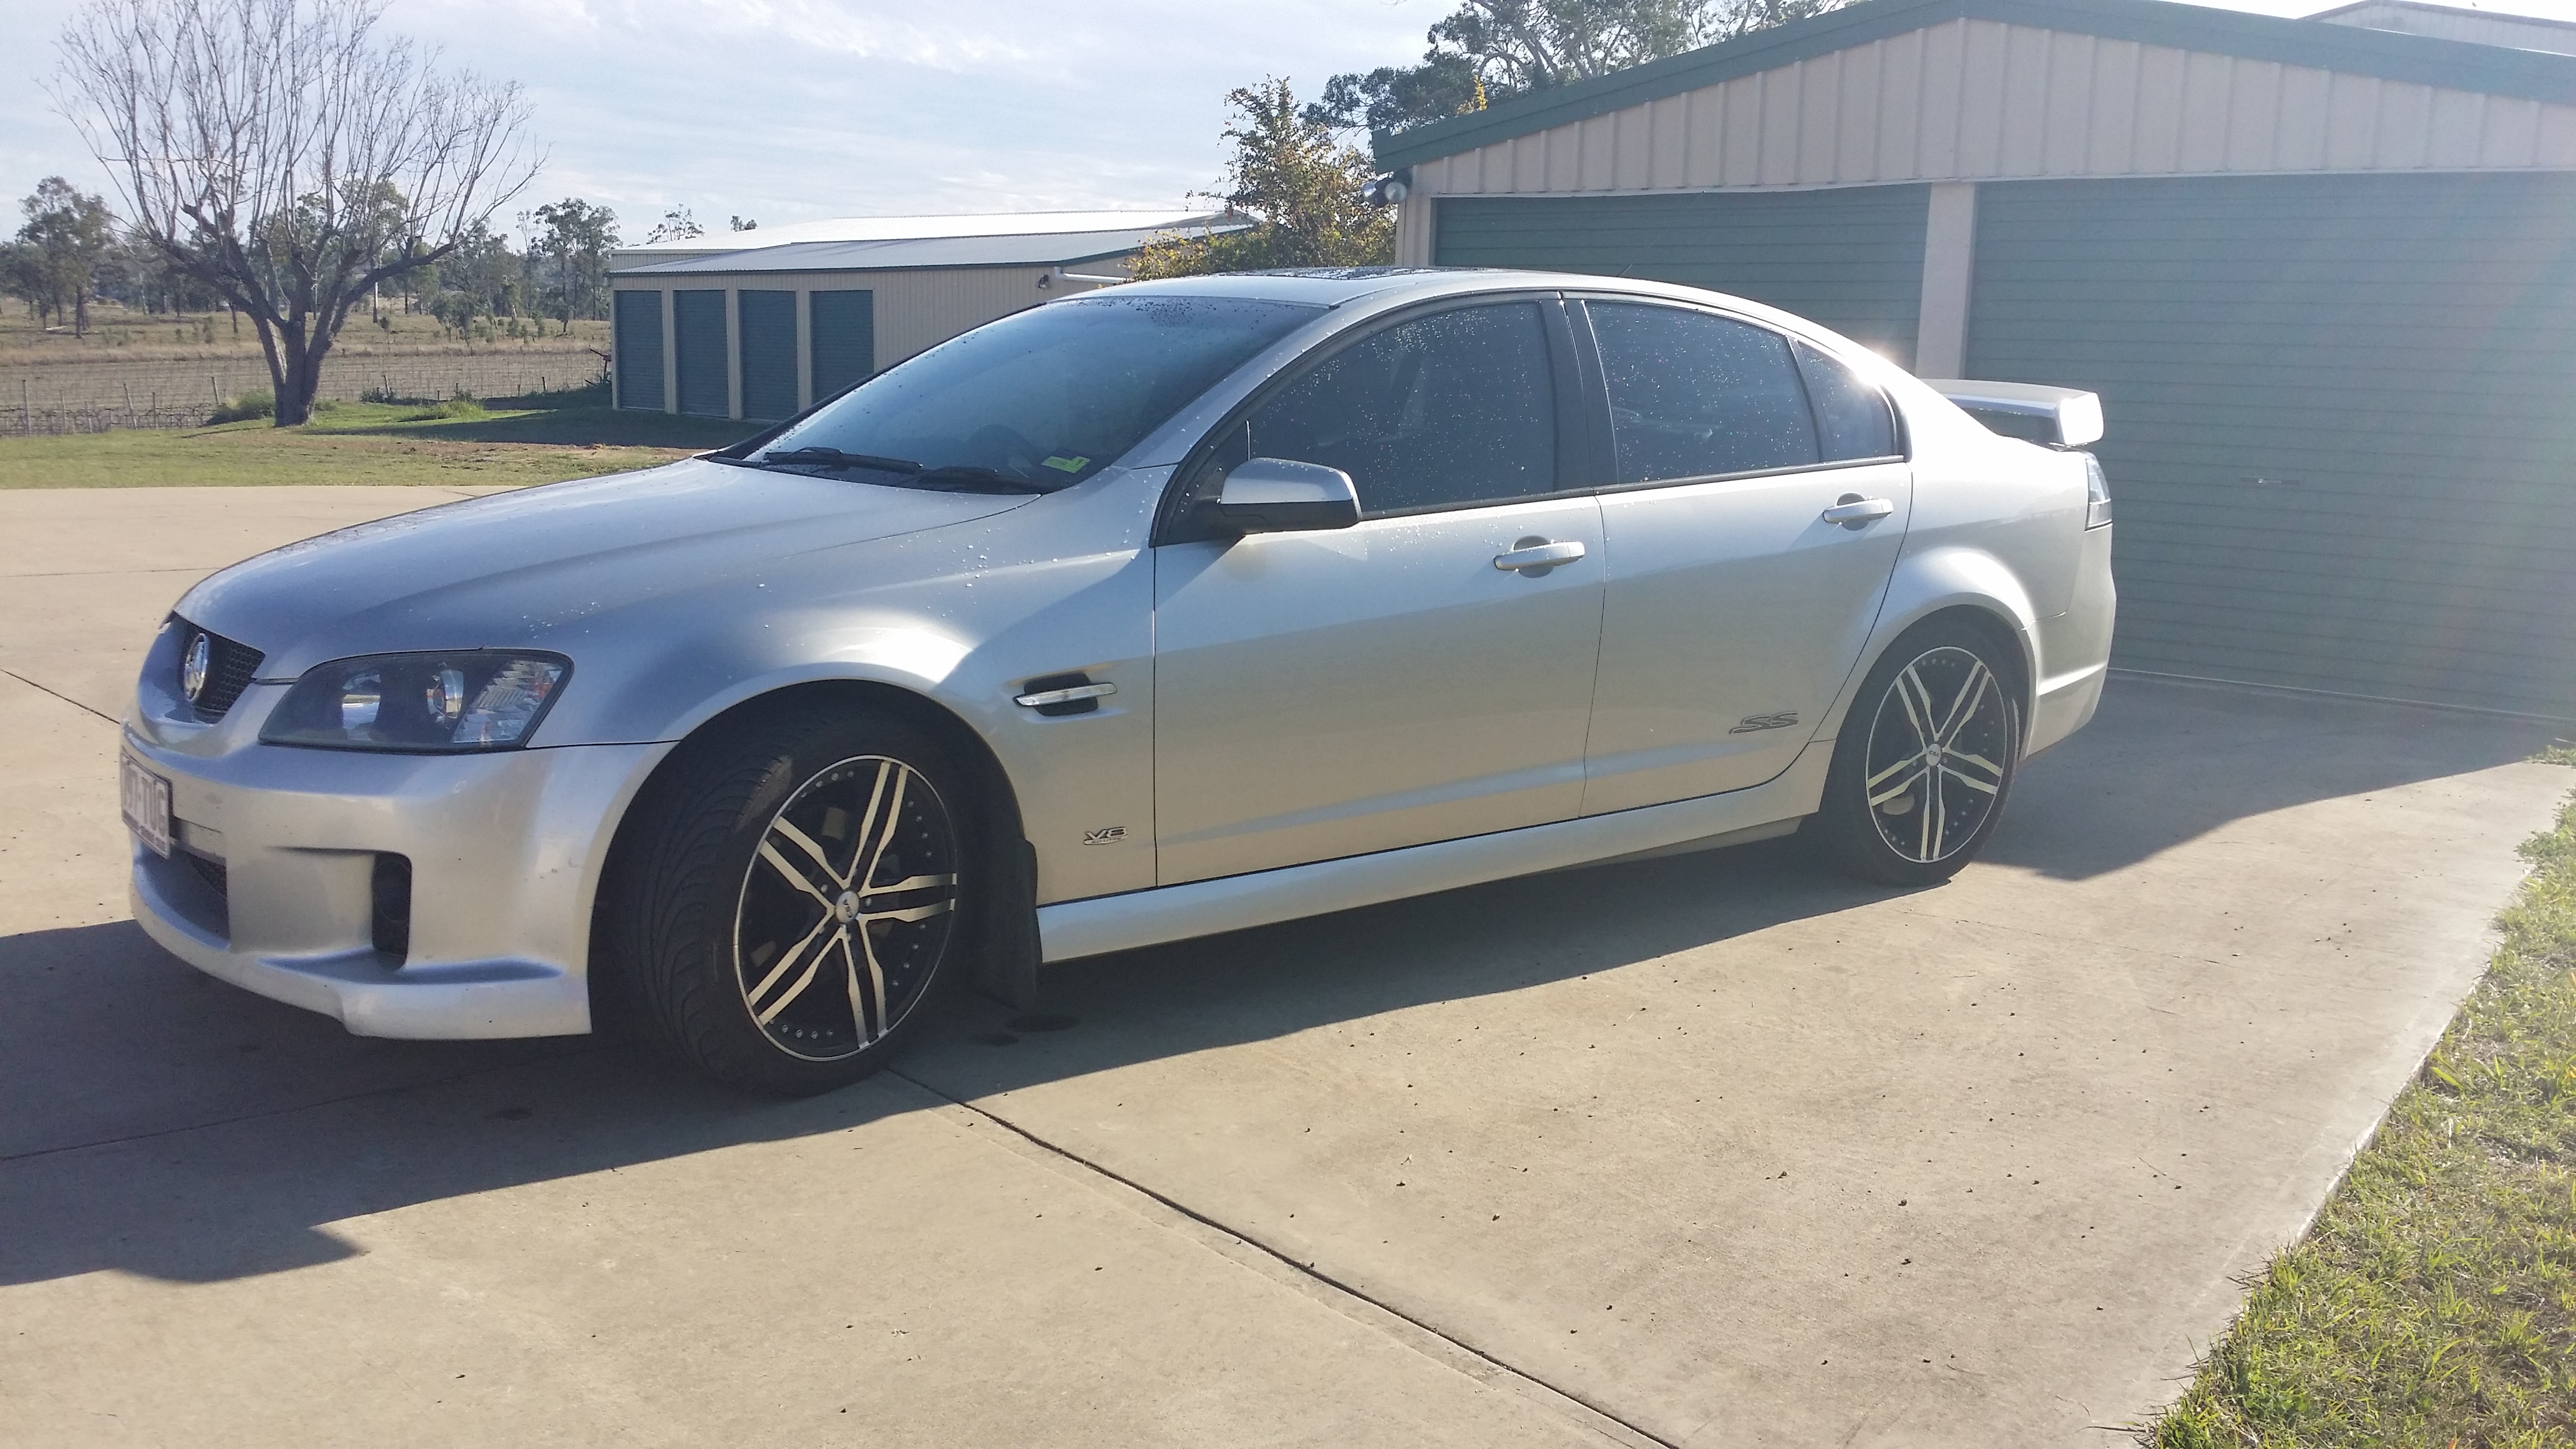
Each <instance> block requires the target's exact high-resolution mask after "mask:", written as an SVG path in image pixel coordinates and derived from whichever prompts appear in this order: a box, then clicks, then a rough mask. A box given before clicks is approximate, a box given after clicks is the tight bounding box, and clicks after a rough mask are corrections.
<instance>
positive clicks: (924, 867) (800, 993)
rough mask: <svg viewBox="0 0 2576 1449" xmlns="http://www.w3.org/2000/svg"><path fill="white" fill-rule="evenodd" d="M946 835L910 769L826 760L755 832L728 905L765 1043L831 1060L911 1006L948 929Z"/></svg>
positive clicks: (925, 785) (944, 819)
mask: <svg viewBox="0 0 2576 1449" xmlns="http://www.w3.org/2000/svg"><path fill="white" fill-rule="evenodd" d="M956 908H957V832H956V829H955V826H954V825H953V823H952V822H951V821H950V819H949V816H948V806H947V804H946V802H944V801H942V800H941V799H940V798H939V792H938V791H937V790H935V789H933V788H932V787H931V784H930V781H929V780H928V779H927V778H925V777H924V776H923V775H922V774H921V772H920V771H918V770H915V769H913V768H912V767H911V766H909V765H907V764H905V763H903V762H902V761H901V760H896V759H889V758H887V757H885V756H882V755H861V756H857V757H854V758H851V759H847V760H843V761H841V762H840V763H839V764H837V765H833V766H831V767H829V768H827V769H825V770H823V771H821V772H820V773H818V774H816V775H815V776H814V777H813V778H812V779H810V780H807V781H806V782H805V783H804V784H803V785H802V786H800V787H799V788H798V789H797V791H796V793H795V794H793V795H790V796H789V797H788V798H787V803H786V804H784V805H782V806H780V807H779V810H778V813H777V814H776V815H775V816H773V817H772V818H771V820H770V822H769V828H768V829H767V830H766V831H765V832H763V833H762V835H761V838H760V847H759V849H758V850H757V851H756V852H754V853H753V855H752V858H751V864H750V866H749V867H748V869H747V870H746V871H745V872H744V875H743V882H742V894H741V899H740V904H739V905H738V906H737V907H736V909H735V912H734V967H735V975H736V979H737V980H738V982H739V983H740V986H741V989H742V999H743V1004H744V1005H745V1006H746V1007H748V1008H749V1009H750V1011H751V1017H752V1020H753V1021H754V1022H756V1023H758V1024H759V1026H760V1029H761V1030H762V1031H763V1032H765V1033H767V1035H768V1037H769V1039H770V1041H771V1042H773V1043H775V1044H776V1045H777V1046H778V1048H779V1049H780V1050H782V1051H785V1052H787V1053H789V1054H790V1055H793V1056H797V1057H802V1058H804V1059H806V1060H808V1061H837V1060H839V1059H842V1058H845V1057H850V1056H854V1055H856V1054H858V1053H859V1052H861V1051H864V1050H866V1049H867V1048H868V1047H869V1046H870V1045H872V1044H874V1043H875V1042H876V1041H878V1040H879V1039H881V1038H883V1037H884V1036H885V1035H886V1033H888V1032H890V1031H892V1030H894V1028H895V1026H896V1025H897V1024H898V1023H900V1022H901V1021H902V1020H903V1018H904V1016H905V1014H906V1013H908V1012H910V1011H911V1010H912V1008H913V1006H914V1005H915V1004H917V1003H918V1002H919V1000H920V999H921V995H922V988H923V987H924V986H925V985H927V984H928V982H929V980H930V975H931V971H932V969H933V968H934V967H936V966H937V965H938V964H939V959H940V957H941V955H942V954H943V953H945V952H946V950H947V949H948V937H949V934H950V932H951V931H952V930H954V929H955V926H956V921H957V917H956V914H955V912H956Z"/></svg>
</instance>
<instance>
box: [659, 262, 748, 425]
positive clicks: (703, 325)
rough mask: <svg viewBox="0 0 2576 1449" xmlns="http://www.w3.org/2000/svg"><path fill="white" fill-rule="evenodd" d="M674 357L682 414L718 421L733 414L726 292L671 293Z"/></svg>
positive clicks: (672, 347)
mask: <svg viewBox="0 0 2576 1449" xmlns="http://www.w3.org/2000/svg"><path fill="white" fill-rule="evenodd" d="M671 355H672V358H673V360H674V361H675V362H676V363H677V364H678V367H677V368H676V369H675V371H676V373H677V376H678V380H679V391H680V399H679V404H680V405H679V410H680V411H681V412H684V413H701V414H704V415H706V416H708V417H718V418H721V417H725V416H727V415H729V414H731V413H732V411H733V399H732V396H731V394H732V391H733V389H732V385H731V383H730V381H729V378H730V375H731V373H732V368H731V366H730V365H729V364H728V363H727V362H726V360H725V294H724V293H723V292H721V291H692V292H676V291H675V292H673V293H672V294H671Z"/></svg>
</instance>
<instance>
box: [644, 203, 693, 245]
mask: <svg viewBox="0 0 2576 1449" xmlns="http://www.w3.org/2000/svg"><path fill="white" fill-rule="evenodd" d="M706 234H707V229H706V228H705V227H702V226H700V225H698V219H697V217H696V216H695V215H693V214H692V213H691V212H690V211H689V209H688V208H687V207H685V206H675V207H672V208H671V209H670V210H669V211H666V212H663V213H662V219H661V221H659V222H658V223H656V224H655V225H654V227H653V230H652V232H651V233H650V234H649V235H647V236H646V237H645V238H644V244H645V245H647V246H650V245H652V244H653V243H655V242H663V241H688V240H689V239H691V238H693V237H702V236H705V235H706Z"/></svg>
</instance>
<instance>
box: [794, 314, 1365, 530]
mask: <svg viewBox="0 0 2576 1449" xmlns="http://www.w3.org/2000/svg"><path fill="white" fill-rule="evenodd" d="M1322 311H1323V309H1322V308H1320V307H1316V306H1311V305H1307V304H1302V303H1290V302H1268V301H1248V300H1243V299H1239V298H1231V297H1187V296H1178V297H1176V296H1155V295H1142V296H1133V295H1131V296H1118V295H1115V294H1110V295H1101V296H1091V297H1078V298H1071V299H1068V300H1066V301H1062V302H1056V303H1052V304H1049V305H1047V306H1044V307H1037V308H1032V309H1031V310H1029V311H1026V312H1022V313H1019V314H1018V315H1016V316H1011V317H1005V318H1003V319H1002V320H1000V321H998V322H992V323H988V324H986V325H984V326H982V327H978V328H976V329H975V330H974V331H972V332H969V333H966V334H964V335H963V336H960V337H955V338H951V339H950V340H948V341H946V342H943V343H941V344H940V345H938V346H937V347H934V348H932V349H930V350H929V351H927V352H924V353H922V354H920V355H919V356H917V357H914V358H911V359H910V360H908V361H906V362H903V363H901V364H899V365H897V366H895V367H892V368H889V369H887V370H886V371H884V372H881V373H879V374H877V375H876V376H875V377H873V378H871V379H869V380H868V381H867V382H866V383H864V384H862V385H860V386H859V387H858V388H857V389H856V390H854V391H852V392H851V393H849V394H848V395H847V396H844V397H842V398H841V399H839V400H838V401H836V402H833V403H831V404H830V405H828V406H826V407H824V408H823V409H821V410H820V411H818V412H816V413H815V414H814V415H813V416H812V417H810V418H807V419H806V420H805V421H803V422H801V423H798V424H797V425H796V426H795V427H793V428H791V429H789V430H788V431H787V432H785V433H783V434H781V435H780V436H778V437H776V438H772V439H770V440H769V441H767V442H766V443H764V444H762V445H761V448H760V450H759V452H758V453H757V454H756V455H755V456H757V457H760V458H765V459H768V460H769V461H770V462H771V463H772V464H773V465H774V466H783V467H791V468H798V467H810V468H817V469H842V470H852V471H856V472H858V473H860V474H863V475H864V476H866V477H867V479H868V481H870V482H892V483H902V482H904V481H906V479H907V478H910V479H914V480H918V481H919V482H920V483H921V486H925V487H927V486H943V485H945V486H956V485H957V484H958V483H959V482H960V481H963V482H965V483H968V484H971V483H972V482H973V481H974V477H975V475H978V474H981V475H984V476H985V477H986V478H987V479H989V480H998V481H1002V482H1007V483H1017V484H1024V485H1026V486H1027V487H1028V488H1030V489H1033V490H1043V489H1049V488H1055V487H1061V486H1063V485H1065V484H1068V483H1073V482H1078V481H1080V480H1081V479H1083V478H1085V477H1088V476H1090V475H1091V474H1093V473H1096V472H1098V471H1099V470H1100V469H1102V468H1105V467H1107V466H1109V465H1110V464H1111V463H1114V462H1116V461H1117V460H1118V458H1119V457H1120V456H1121V455H1122V454H1124V453H1125V452H1126V451H1127V450H1128V449H1130V448H1132V447H1134V446H1135V445H1136V444H1137V443H1139V442H1141V441H1143V439H1144V437H1145V435H1146V434H1148V433H1150V432H1152V431H1153V430H1154V429H1155V428H1156V427H1158V426H1160V425H1161V424H1162V423H1163V422H1164V421H1165V420H1166V419H1168V418H1170V417H1171V416H1172V415H1173V414H1175V413H1177V412H1179V411H1180V410H1181V409H1182V408H1183V407H1185V406H1187V405H1188V404H1189V403H1190V401H1191V400H1192V399H1194V398H1196V397H1197V396H1198V395H1199V394H1201V393H1203V392H1205V391H1207V390H1208V389H1209V388H1210V387H1213V386H1215V385H1216V384H1217V383H1218V382H1219V381H1221V380H1223V379H1224V377H1225V376H1226V374H1228V373H1230V372H1232V371H1234V370H1235V369H1236V368H1238V367H1240V366H1242V365H1243V364H1244V363H1246V362H1249V361H1251V360H1252V358H1253V357H1254V356H1255V355H1256V354H1258V353H1259V352H1260V351H1261V350H1262V349H1263V348H1266V347H1268V346H1270V345H1271V344H1272V343H1274V342H1276V341H1278V340H1279V339H1280V338H1282V337H1285V336H1287V335H1288V334H1289V333H1290V332H1292V331H1294V330H1295V329H1296V328H1298V327H1299V326H1302V325H1304V324H1305V323H1307V322H1310V321H1312V320H1314V318H1315V317H1316V316H1318V315H1319V314H1320V313H1321V312H1322ZM799 450H803V452H802V455H801V456H799ZM852 460H860V461H852ZM866 460H873V461H874V462H875V463H876V464H901V465H917V466H900V467H893V466H870V463H869V462H868V461H866Z"/></svg>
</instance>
